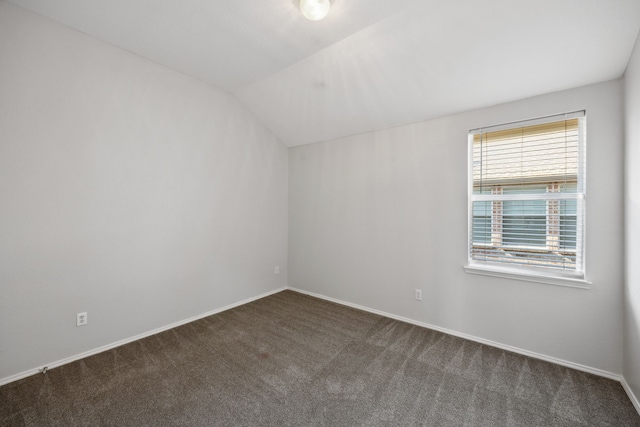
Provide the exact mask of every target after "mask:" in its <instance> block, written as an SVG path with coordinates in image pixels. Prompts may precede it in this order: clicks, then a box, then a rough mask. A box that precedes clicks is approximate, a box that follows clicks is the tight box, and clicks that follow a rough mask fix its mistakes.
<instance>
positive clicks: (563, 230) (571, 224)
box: [560, 200, 577, 250]
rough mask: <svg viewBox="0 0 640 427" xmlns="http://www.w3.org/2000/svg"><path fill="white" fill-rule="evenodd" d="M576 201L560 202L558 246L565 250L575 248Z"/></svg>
mask: <svg viewBox="0 0 640 427" xmlns="http://www.w3.org/2000/svg"><path fill="white" fill-rule="evenodd" d="M576 213H577V201H576V200H562V201H561V202H560V246H561V247H562V248H563V249H565V250H575V249H576V236H577V234H576V231H577V216H576Z"/></svg>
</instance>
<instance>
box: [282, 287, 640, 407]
mask: <svg viewBox="0 0 640 427" xmlns="http://www.w3.org/2000/svg"><path fill="white" fill-rule="evenodd" d="M288 289H289V290H292V291H295V292H299V293H301V294H305V295H309V296H312V297H316V298H320V299H323V300H326V301H331V302H335V303H336V304H341V305H346V306H347V307H352V308H357V309H359V310H363V311H367V312H369V313H373V314H378V315H380V316H384V317H389V318H391V319H395V320H400V321H402V322H406V323H410V324H412V325H416V326H421V327H423V328H428V329H433V330H435V331H439V332H443V333H445V334H449V335H453V336H456V337H460V338H464V339H467V340H470V341H475V342H477V343H480V344H486V345H490V346H491V347H497V348H500V349H502V350H507V351H511V352H513V353H518V354H522V355H524V356H529V357H533V358H534V359H540V360H544V361H547V362H551V363H555V364H556V365H561V366H566V367H568V368H573V369H577V370H579V371H583V372H588V373H590V374H594V375H598V376H601V377H605V378H610V379H612V380H615V381H621V380H622V377H621V376H620V375H618V374H614V373H611V372H607V371H603V370H601V369H597V368H592V367H590V366H586V365H581V364H579V363H575V362H570V361H568V360H563V359H558V358H555V357H551V356H546V355H544V354H540V353H536V352H534V351H529V350H524V349H522V348H518V347H513V346H510V345H507V344H502V343H499V342H495V341H491V340H487V339H484V338H480V337H476V336H473V335H469V334H465V333H462V332H458V331H454V330H451V329H447V328H441V327H439V326H435V325H430V324H428V323H424V322H419V321H417V320H413V319H409V318H407V317H402V316H396V315H395V314H391V313H386V312H384V311H380V310H375V309H372V308H369V307H365V306H362V305H358V304H353V303H350V302H346V301H342V300H339V299H336V298H331V297H327V296H324V295H320V294H316V293H313V292H308V291H305V290H302V289H297V288H292V287H289V288H288ZM632 400H633V399H632Z"/></svg>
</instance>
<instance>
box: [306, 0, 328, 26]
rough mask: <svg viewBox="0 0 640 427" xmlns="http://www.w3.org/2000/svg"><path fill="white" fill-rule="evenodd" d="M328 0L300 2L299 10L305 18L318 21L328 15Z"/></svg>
mask: <svg viewBox="0 0 640 427" xmlns="http://www.w3.org/2000/svg"><path fill="white" fill-rule="evenodd" d="M330 7H331V3H329V0H300V10H301V11H302V14H303V15H304V16H305V18H307V19H309V20H311V21H319V20H321V19H322V18H324V17H325V16H327V14H328V13H329V8H330Z"/></svg>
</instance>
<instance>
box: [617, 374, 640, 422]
mask: <svg viewBox="0 0 640 427" xmlns="http://www.w3.org/2000/svg"><path fill="white" fill-rule="evenodd" d="M620 384H622V388H624V391H626V392H627V396H629V399H630V400H631V403H633V406H635V407H636V411H638V415H640V400H638V397H637V396H636V395H635V394H634V393H633V389H632V388H631V386H630V385H629V383H628V382H627V380H626V379H625V378H624V376H623V377H621V378H620Z"/></svg>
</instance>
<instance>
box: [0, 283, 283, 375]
mask: <svg viewBox="0 0 640 427" xmlns="http://www.w3.org/2000/svg"><path fill="white" fill-rule="evenodd" d="M286 289H287V288H286V287H282V288H278V289H276V290H273V291H269V292H266V293H264V294H261V295H258V296H255V297H251V298H247V299H245V300H242V301H239V302H236V303H233V304H229V305H226V306H224V307H221V308H216V309H214V310H211V311H207V312H206V313H202V314H198V315H196V316H193V317H189V318H188V319H184V320H180V321H178V322H175V323H171V324H170V325H166V326H162V327H160V328H157V329H153V330H151V331H148V332H144V333H142V334H139V335H136V336H133V337H130V338H125V339H123V340H120V341H116V342H114V343H111V344H107V345H104V346H102V347H98V348H94V349H93V350H89V351H85V352H84V353H80V354H76V355H73V356H70V357H66V358H64V359H60V360H56V361H55V362H51V363H48V364H46V365H45V366H43V367H39V368H34V369H29V370H27V371H24V372H20V373H19V374H15V375H11V376H8V377H6V378H2V379H0V386H2V385H5V384H9V383H11V382H14V381H18V380H21V379H23V378H26V377H29V376H31V375H35V374H38V373H40V372H42V371H43V369H45V368H46V369H53V368H57V367H58V366H62V365H66V364H67V363H71V362H75V361H76V360H80V359H84V358H85V357H89V356H93V355H94V354H98V353H102V352H103V351H107V350H111V349H113V348H116V347H120V346H121V345H124V344H128V343H130V342H133V341H137V340H140V339H142V338H146V337H149V336H151V335H155V334H158V333H160V332H164V331H166V330H169V329H173V328H176V327H178V326H182V325H184V324H186V323H190V322H193V321H196V320H199V319H202V318H203V317H207V316H211V315H213V314H218V313H221V312H223V311H227V310H230V309H232V308H235V307H239V306H241V305H244V304H248V303H250V302H253V301H256V300H259V299H262V298H265V297H268V296H269V295H273V294H277V293H278V292H282V291H284V290H286Z"/></svg>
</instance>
